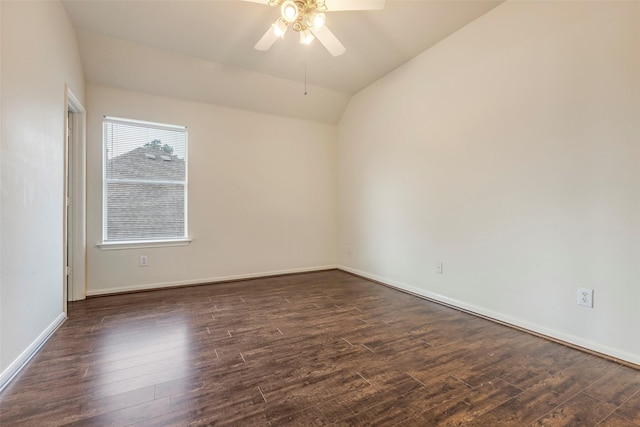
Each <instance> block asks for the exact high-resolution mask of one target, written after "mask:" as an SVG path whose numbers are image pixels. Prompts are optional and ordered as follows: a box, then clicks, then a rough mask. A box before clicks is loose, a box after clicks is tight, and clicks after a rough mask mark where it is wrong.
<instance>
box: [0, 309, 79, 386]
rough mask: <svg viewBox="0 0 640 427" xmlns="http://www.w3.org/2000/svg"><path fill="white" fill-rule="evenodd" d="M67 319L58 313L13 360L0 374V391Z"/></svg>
mask: <svg viewBox="0 0 640 427" xmlns="http://www.w3.org/2000/svg"><path fill="white" fill-rule="evenodd" d="M66 319H67V315H66V314H65V313H60V315H59V316H58V317H56V319H55V320H54V321H53V322H51V324H50V325H49V326H47V328H46V329H45V330H44V331H42V333H41V334H40V335H38V337H37V338H36V339H35V340H34V341H33V342H32V343H31V344H30V345H29V347H27V348H26V349H25V350H24V351H23V352H22V353H21V354H20V356H18V358H17V359H16V360H14V361H13V362H12V363H11V364H10V365H9V366H8V367H7V368H6V369H5V370H4V371H2V373H1V374H0V391H2V389H4V388H5V387H6V386H7V384H9V382H10V381H11V380H12V379H13V377H15V376H16V375H17V374H18V372H20V370H22V368H23V367H24V366H25V365H26V364H27V363H28V362H29V360H31V358H32V357H33V356H35V354H36V353H37V352H38V350H40V348H41V347H42V346H43V345H44V344H45V343H46V342H47V341H48V340H49V338H51V335H53V333H54V332H55V331H56V330H57V329H58V328H59V327H60V326H61V325H62V323H63V322H64V321H65V320H66Z"/></svg>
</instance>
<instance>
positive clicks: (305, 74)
mask: <svg viewBox="0 0 640 427" xmlns="http://www.w3.org/2000/svg"><path fill="white" fill-rule="evenodd" d="M304 95H305V96H307V50H306V49H305V50H304Z"/></svg>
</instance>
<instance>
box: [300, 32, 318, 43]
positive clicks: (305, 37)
mask: <svg viewBox="0 0 640 427" xmlns="http://www.w3.org/2000/svg"><path fill="white" fill-rule="evenodd" d="M314 38H315V37H313V34H311V31H309V30H304V31H300V43H301V44H311V42H312V41H313V39H314Z"/></svg>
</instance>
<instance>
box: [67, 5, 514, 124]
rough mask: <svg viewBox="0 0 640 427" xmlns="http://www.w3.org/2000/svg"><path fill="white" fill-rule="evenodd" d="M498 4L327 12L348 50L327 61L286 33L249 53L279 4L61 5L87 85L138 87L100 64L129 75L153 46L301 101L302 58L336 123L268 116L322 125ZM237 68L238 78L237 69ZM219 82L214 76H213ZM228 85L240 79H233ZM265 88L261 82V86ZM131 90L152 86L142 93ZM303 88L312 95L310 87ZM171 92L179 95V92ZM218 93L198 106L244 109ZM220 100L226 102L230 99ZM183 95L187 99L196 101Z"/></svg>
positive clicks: (313, 47) (327, 56) (319, 48)
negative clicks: (272, 85) (273, 86)
mask: <svg viewBox="0 0 640 427" xmlns="http://www.w3.org/2000/svg"><path fill="white" fill-rule="evenodd" d="M501 2H502V0H497V1H489V0H470V1H469V0H467V1H465V0H411V1H405V0H387V3H386V6H385V8H384V10H381V11H352V12H333V13H330V14H327V26H328V27H329V28H330V29H331V30H332V31H333V33H334V34H335V35H336V36H337V37H338V39H339V40H340V41H341V42H342V43H343V44H344V46H345V47H346V49H347V51H346V52H345V53H344V54H343V55H342V56H339V57H333V56H331V55H330V54H329V53H328V52H327V51H326V50H325V49H324V47H323V46H322V45H320V44H319V43H318V42H317V41H314V42H313V43H312V44H311V45H310V46H303V45H300V44H299V43H298V42H297V37H296V36H297V34H295V33H294V32H293V31H291V32H288V33H287V34H286V35H285V39H284V40H278V41H277V42H276V44H275V45H274V46H273V47H272V48H271V50H269V51H267V52H259V51H256V50H255V49H254V48H253V46H254V45H255V43H256V42H257V41H258V40H259V39H260V37H261V36H262V35H263V34H264V32H265V31H266V29H267V28H268V27H269V25H270V24H271V23H272V22H273V21H274V20H275V18H276V17H277V16H278V13H279V11H278V10H277V8H274V7H268V6H265V5H261V4H257V3H251V2H245V1H241V0H226V1H224V0H217V1H202V0H200V1H189V0H169V1H154V0H144V1H114V0H106V1H103V0H65V1H63V3H64V6H65V8H66V10H67V12H68V14H69V17H70V18H71V21H72V23H73V25H74V27H75V28H76V30H77V33H78V39H79V44H80V52H81V57H82V61H83V66H84V68H85V76H86V78H87V81H88V82H90V83H97V84H109V85H115V86H120V87H123V88H125V89H129V90H136V87H131V86H135V85H136V84H138V83H135V82H127V81H126V80H127V75H129V74H131V73H129V72H122V73H121V74H122V75H121V76H113V75H112V76H111V77H109V76H105V74H106V73H105V72H104V71H105V66H106V68H109V69H110V70H111V71H113V72H115V73H116V74H117V71H118V68H119V67H118V61H121V65H122V67H121V68H123V69H126V68H127V65H128V64H127V63H126V62H124V61H129V62H130V61H131V57H132V56H133V57H134V58H135V57H136V56H139V55H136V54H135V53H133V50H135V49H139V50H144V49H146V52H151V50H153V51H155V52H156V55H155V57H158V55H160V54H159V53H158V52H159V51H160V50H161V51H163V54H164V55H165V56H167V58H166V59H169V56H171V55H179V57H180V58H182V59H184V61H182V62H185V63H186V62H191V64H189V65H188V66H190V67H194V66H195V65H194V64H199V67H200V69H202V70H204V69H207V68H211V67H214V68H217V69H223V70H224V72H223V73H222V74H224V75H227V76H230V75H232V74H239V75H243V76H249V77H250V78H253V79H254V80H255V78H257V80H255V81H254V83H255V82H257V81H259V80H265V79H269V78H273V77H275V78H278V79H276V80H273V81H274V82H276V81H277V82H280V83H281V84H280V86H282V87H279V91H282V90H295V91H296V94H297V95H299V94H300V93H301V92H303V88H302V82H304V79H305V57H306V62H307V81H308V83H309V85H310V86H311V87H312V88H313V90H315V91H316V93H317V92H321V93H320V95H322V97H323V99H324V101H323V102H326V103H327V104H326V105H325V106H324V108H325V109H330V108H334V109H335V107H338V108H339V109H340V111H339V114H338V115H337V116H335V115H333V117H330V116H332V115H331V114H327V112H328V111H325V112H323V113H322V114H315V115H314V114H313V113H311V114H306V113H305V114H300V113H299V112H298V113H297V114H296V109H299V106H292V109H291V113H292V114H288V113H287V112H286V111H285V112H282V111H278V112H276V111H273V112H274V113H277V114H284V115H290V116H294V117H302V118H309V119H312V120H320V121H325V122H336V121H337V119H338V118H339V115H340V114H341V112H342V109H343V108H344V106H345V105H346V102H348V98H349V96H350V95H352V94H354V93H356V92H358V91H359V90H361V89H363V88H364V87H366V86H368V85H370V84H371V83H373V82H374V81H376V80H377V79H379V78H380V77H382V76H384V75H386V74H388V73H389V72H391V71H392V70H394V69H395V68H397V67H398V66H400V65H402V64H403V63H405V62H407V61H408V60H410V59H411V58H413V57H415V56H416V55H417V54H419V53H421V52H423V51H424V50H426V49H428V48H429V47H431V46H433V45H434V44H436V43H437V42H439V41H441V40H443V39H444V38H446V37H447V36H449V35H450V34H452V33H454V32H456V31H457V30H459V29H460V28H462V27H464V26H465V25H467V24H468V23H469V22H471V21H473V20H475V19H476V18H478V17H479V16H481V15H483V14H484V13H486V12H488V11H489V10H491V9H493V8H494V7H496V6H497V5H498V4H500V3H501ZM104 36H107V37H104ZM114 39H119V40H114ZM123 42H126V43H124V44H123ZM106 45H109V46H110V47H109V48H108V49H110V50H111V51H112V52H111V56H110V57H109V60H108V62H106V60H105V59H104V58H102V56H101V55H100V51H101V50H103V49H107V48H106V47H105V46H106ZM118 46H120V47H118ZM123 46H126V48H127V49H129V50H130V51H131V52H129V55H120V54H118V52H120V51H121V48H122V47H123ZM125 50H126V49H125ZM188 58H190V59H188ZM173 59H174V60H175V58H173ZM114 61H115V62H114ZM185 67H187V65H185ZM196 68H198V67H197V66H196ZM185 70H186V69H185ZM234 70H235V71H237V72H238V73H234ZM186 72H188V71H186ZM196 74H197V73H196ZM218 74H220V73H218ZM265 75H266V76H265ZM219 77H220V76H219V75H217V77H216V78H219ZM105 79H106V80H108V81H105ZM109 80H111V81H109ZM113 80H116V81H115V82H114V81H113ZM232 80H233V79H232ZM235 80H238V76H237V75H236V76H235ZM241 80H242V79H240V80H238V81H235V82H233V81H231V82H229V85H231V86H233V85H234V84H237V85H238V86H237V87H235V88H236V89H237V90H236V91H235V92H236V93H238V92H240V91H242V87H243V85H244V83H243V82H242V81H241ZM283 80H284V81H286V83H287V84H288V87H289V89H286V88H285V87H286V86H287V84H284V82H283ZM173 82H175V80H173ZM218 83H219V81H218ZM245 83H246V82H245ZM264 83H265V82H264V81H263V82H261V85H262V84H264ZM165 85H166V83H165ZM225 85H226V83H225ZM158 86H162V85H161V84H158ZM227 86H228V85H227ZM254 86H255V85H254ZM260 87H261V86H260ZM294 87H295V88H296V89H293V88H294ZM252 88H253V89H252V90H255V92H253V93H254V94H255V95H258V96H261V95H265V96H270V94H269V93H264V94H262V93H261V92H262V90H261V89H259V87H253V86H252ZM227 89H230V88H229V87H227ZM138 90H140V91H152V90H153V89H151V88H143V87H141V88H138ZM264 90H268V88H265V89H264ZM159 92H160V93H158V94H161V95H168V93H166V90H165V91H164V92H163V91H162V90H160V91H159ZM231 92H232V93H233V92H234V91H231ZM245 92H246V90H245ZM309 92H310V94H311V93H313V91H312V90H310V91H309ZM171 95H172V96H179V94H176V93H171ZM215 96H216V95H215V94H214V96H213V98H207V97H205V96H203V97H202V98H203V99H197V100H200V101H205V102H214V103H223V104H228V105H230V106H233V107H240V108H242V107H243V105H234V101H233V100H231V101H227V100H220V99H217V98H216V97H215ZM225 96H226V97H227V98H228V97H230V96H231V94H226V95H225ZM185 97H186V98H192V99H193V96H185ZM325 98H326V99H325ZM345 99H346V101H345ZM235 104H238V103H237V102H236V103H235ZM332 104H334V105H332ZM245 107H246V108H248V109H253V110H258V111H264V108H261V107H258V106H252V105H248V106H245ZM266 112H270V111H266Z"/></svg>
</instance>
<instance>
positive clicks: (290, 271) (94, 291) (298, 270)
mask: <svg viewBox="0 0 640 427" xmlns="http://www.w3.org/2000/svg"><path fill="white" fill-rule="evenodd" d="M336 268H337V266H336V265H323V266H316V267H304V268H293V269H288V270H275V271H265V272H260V273H249V274H237V275H233V276H218V277H210V278H206V279H197V280H185V281H177V282H162V283H148V284H144V285H131V286H121V287H117V288H106V289H88V290H87V296H89V297H90V296H99V295H109V294H119V293H125V292H136V291H145V290H151V289H162V288H175V287H178V286H193V285H204V284H207V283H219V282H230V281H236V280H245V279H258V278H262V277H270V276H280V275H283V274H297V273H311V272H313V271H323V270H333V269H336Z"/></svg>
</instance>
